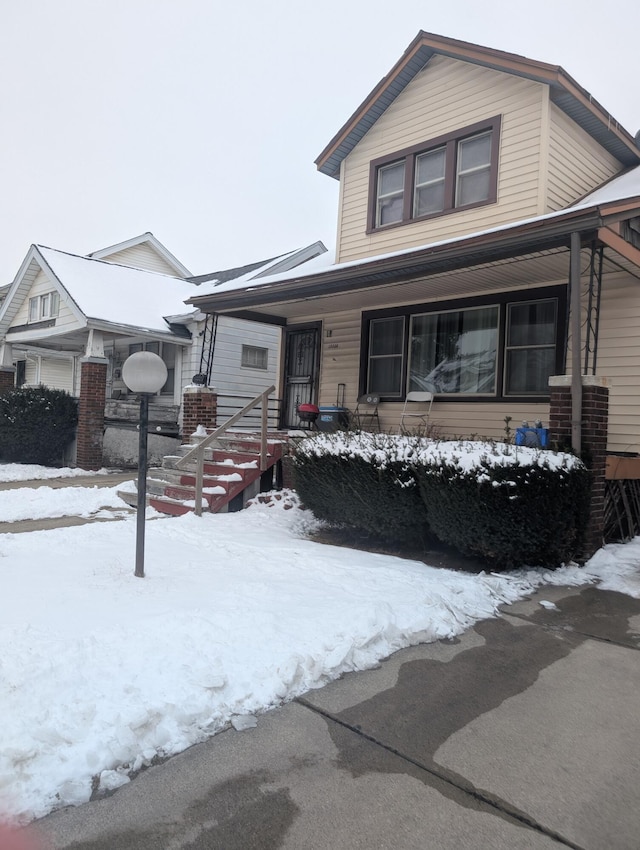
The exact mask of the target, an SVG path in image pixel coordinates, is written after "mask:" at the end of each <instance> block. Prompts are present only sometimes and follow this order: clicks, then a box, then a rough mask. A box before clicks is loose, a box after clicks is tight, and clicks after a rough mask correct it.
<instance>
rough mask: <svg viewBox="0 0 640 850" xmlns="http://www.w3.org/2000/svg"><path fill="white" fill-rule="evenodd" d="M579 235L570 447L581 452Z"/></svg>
mask: <svg viewBox="0 0 640 850" xmlns="http://www.w3.org/2000/svg"><path fill="white" fill-rule="evenodd" d="M580 247H581V245H580V233H579V232H574V233H572V234H571V255H570V265H569V281H570V287H571V447H572V449H573V451H574V452H575V453H576V455H578V457H579V456H580V454H581V452H582V368H581V363H580V360H581V356H580V353H581V350H582V340H581V334H580Z"/></svg>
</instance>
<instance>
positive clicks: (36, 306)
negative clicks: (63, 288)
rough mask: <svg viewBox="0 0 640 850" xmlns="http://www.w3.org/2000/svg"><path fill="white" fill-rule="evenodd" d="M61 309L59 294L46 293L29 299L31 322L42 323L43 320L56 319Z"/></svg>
mask: <svg viewBox="0 0 640 850" xmlns="http://www.w3.org/2000/svg"><path fill="white" fill-rule="evenodd" d="M59 309H60V296H59V294H58V293H57V292H55V291H54V292H46V293H45V294H44V295H36V296H35V297H34V298H30V299H29V321H30V322H40V321H41V320H43V319H55V317H56V316H57V315H58V311H59Z"/></svg>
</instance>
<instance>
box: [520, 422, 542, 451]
mask: <svg viewBox="0 0 640 850" xmlns="http://www.w3.org/2000/svg"><path fill="white" fill-rule="evenodd" d="M548 445H549V429H548V428H524V427H523V428H516V446H531V448H534V449H546V448H547V446H548Z"/></svg>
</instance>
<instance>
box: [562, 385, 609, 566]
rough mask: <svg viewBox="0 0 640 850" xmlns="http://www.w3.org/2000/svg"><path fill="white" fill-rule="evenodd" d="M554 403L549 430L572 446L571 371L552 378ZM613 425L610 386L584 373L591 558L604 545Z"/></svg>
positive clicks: (584, 447)
mask: <svg viewBox="0 0 640 850" xmlns="http://www.w3.org/2000/svg"><path fill="white" fill-rule="evenodd" d="M549 385H550V387H551V405H550V409H549V430H550V432H551V439H552V441H554V442H556V443H557V444H558V447H559V448H570V447H571V375H559V376H557V377H552V378H550V379H549ZM608 426H609V388H608V386H607V385H606V381H605V380H604V379H602V378H597V377H595V376H592V375H583V376H582V454H583V457H584V460H585V463H586V464H587V466H588V467H589V469H590V470H591V472H592V473H593V484H592V486H591V506H590V517H589V527H588V530H587V539H586V546H585V553H584V554H585V556H586V558H590V557H591V555H593V554H594V552H596V551H597V550H598V549H599V548H600V547H601V546H602V538H603V532H604V500H605V472H606V464H607V431H608Z"/></svg>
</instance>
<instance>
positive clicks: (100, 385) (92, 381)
mask: <svg viewBox="0 0 640 850" xmlns="http://www.w3.org/2000/svg"><path fill="white" fill-rule="evenodd" d="M106 386H107V363H106V360H102V359H101V358H100V359H98V358H96V359H91V360H85V361H83V362H82V366H81V373H80V400H79V403H78V447H77V453H76V465H77V466H79V467H80V468H81V469H100V467H101V466H102V440H103V436H104V403H105V396H106Z"/></svg>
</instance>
